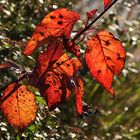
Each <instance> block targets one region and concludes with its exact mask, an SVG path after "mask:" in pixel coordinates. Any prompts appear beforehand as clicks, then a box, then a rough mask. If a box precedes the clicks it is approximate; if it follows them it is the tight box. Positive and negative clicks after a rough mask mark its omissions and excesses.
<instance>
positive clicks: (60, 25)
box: [23, 8, 80, 55]
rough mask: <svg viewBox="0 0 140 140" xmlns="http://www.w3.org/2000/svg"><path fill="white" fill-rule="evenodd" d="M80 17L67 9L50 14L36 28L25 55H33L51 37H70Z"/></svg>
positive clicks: (24, 52)
mask: <svg viewBox="0 0 140 140" xmlns="http://www.w3.org/2000/svg"><path fill="white" fill-rule="evenodd" d="M79 19H80V15H79V14H78V13H76V12H74V11H70V10H68V9H66V8H62V9H57V10H55V11H53V12H51V13H49V14H48V15H47V16H46V17H45V18H44V19H43V20H42V22H41V23H40V24H39V25H38V26H37V27H36V29H35V31H34V33H33V35H32V37H31V39H30V41H29V42H28V44H27V46H26V47H25V49H24V51H23V54H25V55H31V54H32V53H33V51H34V50H35V49H36V48H37V47H39V46H40V45H41V44H43V42H44V40H47V39H49V37H66V38H69V37H70V33H71V30H72V28H73V25H74V23H75V22H76V21H78V20H79Z"/></svg>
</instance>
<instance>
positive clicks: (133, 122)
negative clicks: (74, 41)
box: [0, 0, 140, 140]
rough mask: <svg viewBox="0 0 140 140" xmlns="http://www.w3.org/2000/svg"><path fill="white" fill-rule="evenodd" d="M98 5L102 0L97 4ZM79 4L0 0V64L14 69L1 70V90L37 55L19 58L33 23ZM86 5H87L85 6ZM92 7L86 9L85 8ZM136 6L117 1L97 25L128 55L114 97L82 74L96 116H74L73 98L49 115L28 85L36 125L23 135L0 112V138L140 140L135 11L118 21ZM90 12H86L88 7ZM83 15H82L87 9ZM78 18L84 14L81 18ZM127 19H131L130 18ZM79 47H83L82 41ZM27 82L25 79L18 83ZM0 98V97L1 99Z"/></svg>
mask: <svg viewBox="0 0 140 140" xmlns="http://www.w3.org/2000/svg"><path fill="white" fill-rule="evenodd" d="M100 2H101V1H100ZM77 5H78V6H80V1H78V0H77V1H75V0H71V1H64V0H62V1H59V0H28V1H26V0H18V1H16V0H1V1H0V64H1V63H2V62H3V61H12V62H14V63H16V65H17V66H18V70H15V69H9V70H7V69H4V70H1V69H0V88H3V87H4V86H6V85H8V84H9V83H11V82H12V81H14V80H16V79H17V78H19V77H20V76H21V74H22V73H21V70H20V69H26V70H27V71H30V70H32V68H33V67H34V65H35V59H36V57H37V52H36V53H35V54H34V55H33V56H32V57H24V56H23V55H22V54H21V52H22V50H23V48H24V47H25V45H26V43H27V40H28V39H29V37H30V36H31V35H32V33H33V30H34V28H35V27H36V25H37V24H38V23H39V22H40V21H41V20H42V19H43V17H44V16H45V15H46V14H48V13H49V12H50V11H52V10H54V9H55V8H60V7H65V8H70V9H75V8H76V7H78V6H77ZM87 6H88V5H87ZM90 7H91V6H90ZM137 7H138V3H135V4H134V3H133V2H132V1H131V0H124V1H120V2H119V3H118V4H116V5H115V6H114V7H113V8H112V9H111V10H110V11H109V12H108V13H107V14H106V15H105V16H104V17H103V18H102V19H101V20H100V21H99V22H97V23H96V28H97V30H99V29H108V30H110V31H112V32H114V33H115V34H116V35H117V36H118V37H119V38H120V39H121V40H122V42H123V45H124V47H125V50H126V51H127V58H126V65H125V67H124V70H123V72H122V75H121V76H120V77H119V78H115V81H114V87H115V90H116V98H115V99H111V97H110V95H109V94H108V93H107V92H106V91H105V90H104V89H103V88H102V87H101V86H100V85H99V84H98V83H97V82H96V81H95V80H94V79H92V78H91V76H90V74H89V72H87V69H86V66H85V67H84V69H83V70H82V71H81V75H82V77H84V80H85V96H84V100H85V102H87V103H88V104H89V105H90V106H91V108H93V110H96V109H98V112H97V113H93V114H90V115H87V116H86V117H84V118H79V117H78V116H77V114H76V111H75V106H74V104H75V103H74V102H75V101H74V96H72V97H71V99H70V100H69V102H68V103H66V104H65V105H63V106H61V107H60V108H59V109H56V110H54V111H52V112H50V111H49V110H48V108H47V105H46V103H45V101H44V99H43V98H42V97H40V94H39V92H38V91H37V89H35V88H33V87H30V88H31V90H32V91H33V92H34V93H35V95H36V101H37V104H38V106H39V110H38V114H37V118H36V121H35V122H34V123H33V124H31V125H30V126H29V127H28V128H27V129H26V130H25V131H24V133H23V134H19V133H17V132H18V130H17V129H16V128H13V127H12V126H10V125H8V124H7V122H6V120H5V119H4V117H3V116H2V113H1V112H0V139H6V140H7V139H10V140H11V139H13V140H14V139H28V140H33V139H37V140H45V139H52V140H53V139H74V140H76V139H80V140H81V139H85V140H86V139H88V140H89V139H91V140H100V139H101V140H139V139H140V63H139V62H140V59H139V57H138V55H139V54H138V53H137V52H140V51H139V50H140V48H139V47H140V32H139V31H140V18H139V16H140V13H138V14H137V15H136V16H134V15H133V14H132V13H128V17H127V18H125V20H124V21H123V26H122V23H120V20H122V19H121V18H119V16H120V17H121V14H120V13H121V12H120V11H122V12H125V11H126V10H128V9H130V11H132V9H133V10H134V12H136V10H138V9H135V8H137ZM90 10H91V9H90ZM82 12H83V13H85V15H86V11H84V8H83V11H82ZM82 16H83V15H82ZM130 16H131V17H130ZM80 46H81V49H84V48H85V45H84V44H83V43H81V44H80ZM23 82H26V81H23ZM1 95H2V94H0V96H1Z"/></svg>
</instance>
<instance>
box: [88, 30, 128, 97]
mask: <svg viewBox="0 0 140 140" xmlns="http://www.w3.org/2000/svg"><path fill="white" fill-rule="evenodd" d="M125 56H126V54H125V51H124V48H123V46H122V43H121V41H120V40H118V39H116V38H115V37H114V36H113V34H111V33H110V32H108V31H105V30H103V31H100V32H99V33H98V34H96V35H95V36H93V37H92V38H90V39H89V40H88V41H87V49H86V63H87V66H88V68H89V70H90V73H91V74H92V76H93V77H94V78H95V79H96V80H97V81H98V82H99V83H100V84H101V85H102V86H103V87H104V88H105V89H106V90H107V91H109V92H110V93H111V94H112V95H114V90H113V88H112V81H113V77H114V75H115V74H116V75H117V76H118V75H119V74H120V73H121V71H122V68H123V66H124V62H125Z"/></svg>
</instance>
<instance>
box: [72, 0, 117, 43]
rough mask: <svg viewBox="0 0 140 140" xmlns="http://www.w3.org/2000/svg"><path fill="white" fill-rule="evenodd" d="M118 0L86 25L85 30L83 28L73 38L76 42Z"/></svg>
mask: <svg viewBox="0 0 140 140" xmlns="http://www.w3.org/2000/svg"><path fill="white" fill-rule="evenodd" d="M117 1H118V0H115V1H113V2H112V3H111V4H110V5H109V6H108V7H107V8H106V9H105V10H104V11H103V12H102V13H101V14H100V15H99V16H97V17H96V18H95V19H94V20H93V21H92V22H91V23H90V24H89V25H87V26H85V28H84V29H83V30H81V31H80V32H79V33H78V34H76V35H75V37H74V38H73V39H72V42H74V41H75V40H76V39H77V38H79V37H80V36H81V35H82V34H83V33H84V32H85V31H87V30H88V29H89V28H90V27H91V26H92V25H93V24H94V23H95V22H96V21H97V20H98V19H99V18H100V17H102V16H103V15H104V14H105V13H106V12H107V11H108V10H109V9H110V8H111V7H112V6H113V5H114V4H115V3H116V2H117Z"/></svg>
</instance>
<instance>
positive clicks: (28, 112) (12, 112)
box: [1, 83, 37, 129]
mask: <svg viewBox="0 0 140 140" xmlns="http://www.w3.org/2000/svg"><path fill="white" fill-rule="evenodd" d="M4 98H6V99H4ZM3 99H4V100H3ZM2 100H3V102H2V104H1V109H2V112H3V114H4V116H5V117H6V118H7V121H8V122H9V123H10V124H11V125H14V126H16V127H18V128H20V129H23V128H25V127H27V126H28V125H29V124H30V123H31V122H32V121H34V119H35V117H36V112H37V106H36V103H35V97H34V94H33V93H32V92H30V91H29V90H28V89H27V87H26V86H24V85H22V86H19V85H18V86H17V84H16V83H13V84H10V85H9V86H8V87H7V88H6V90H5V92H4V95H3V97H2Z"/></svg>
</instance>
